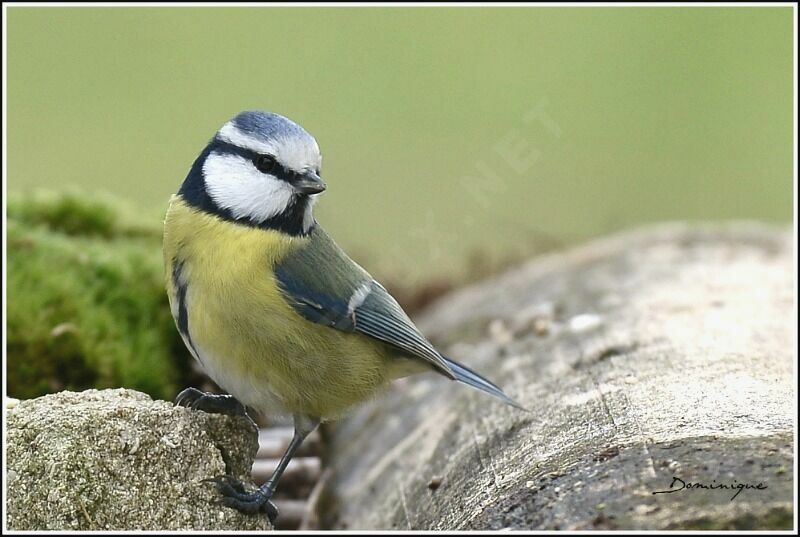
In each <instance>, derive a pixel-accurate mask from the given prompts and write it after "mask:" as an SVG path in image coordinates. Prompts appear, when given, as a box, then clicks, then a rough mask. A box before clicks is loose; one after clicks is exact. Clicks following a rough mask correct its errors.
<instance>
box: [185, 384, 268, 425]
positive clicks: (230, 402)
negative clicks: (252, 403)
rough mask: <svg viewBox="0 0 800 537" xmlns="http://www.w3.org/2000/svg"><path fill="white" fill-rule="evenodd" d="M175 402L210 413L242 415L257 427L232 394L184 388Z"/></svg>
mask: <svg viewBox="0 0 800 537" xmlns="http://www.w3.org/2000/svg"><path fill="white" fill-rule="evenodd" d="M175 404H176V405H178V406H185V407H186V408H191V409H194V410H202V411H203V412H208V413H210V414H227V415H228V416H243V417H245V418H247V419H248V421H249V422H250V424H251V425H252V426H253V427H255V428H256V429H258V426H257V425H256V422H254V421H253V418H251V417H250V416H249V415H248V414H247V409H246V408H245V406H244V405H243V404H242V403H240V402H239V401H238V400H237V399H236V398H235V397H234V396H232V395H223V394H219V393H208V392H201V391H200V390H198V389H196V388H186V389H185V390H183V391H182V392H181V393H179V394H178V397H176V398H175Z"/></svg>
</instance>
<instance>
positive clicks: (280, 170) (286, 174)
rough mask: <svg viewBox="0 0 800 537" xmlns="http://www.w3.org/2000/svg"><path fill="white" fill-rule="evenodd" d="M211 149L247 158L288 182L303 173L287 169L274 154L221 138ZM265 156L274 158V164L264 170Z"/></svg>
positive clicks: (265, 171) (257, 166)
mask: <svg viewBox="0 0 800 537" xmlns="http://www.w3.org/2000/svg"><path fill="white" fill-rule="evenodd" d="M211 150H212V151H214V152H217V153H223V154H228V155H239V156H240V157H243V158H246V159H247V160H249V161H251V162H252V163H253V165H255V166H256V168H257V169H258V170H259V171H261V172H262V173H269V174H270V175H272V176H275V177H277V178H278V179H280V180H281V181H286V182H287V183H291V182H293V181H297V180H298V179H299V178H300V177H301V174H299V173H297V172H294V171H292V170H289V169H287V168H286V167H284V166H283V165H282V164H281V163H280V162H278V161H277V160H275V157H274V156H272V155H264V154H262V153H257V152H255V151H252V150H250V149H245V148H244V147H239V146H238V145H233V144H231V143H228V142H223V141H221V140H214V143H213V144H212V145H211ZM264 157H267V158H272V161H273V162H274V164H272V165H271V166H269V169H268V170H267V169H264V170H262V169H261V168H260V167H259V161H260V160H261V161H262V162H263V160H264Z"/></svg>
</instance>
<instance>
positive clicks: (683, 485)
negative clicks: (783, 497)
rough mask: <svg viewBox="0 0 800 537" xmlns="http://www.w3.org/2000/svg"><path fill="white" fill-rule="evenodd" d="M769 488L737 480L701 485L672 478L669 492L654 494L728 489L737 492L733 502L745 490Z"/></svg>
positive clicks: (760, 484)
mask: <svg viewBox="0 0 800 537" xmlns="http://www.w3.org/2000/svg"><path fill="white" fill-rule="evenodd" d="M766 488H767V485H765V484H764V483H761V482H759V483H757V484H753V483H737V482H736V480H735V479H734V480H733V483H717V481H716V479H713V480H711V483H701V482H699V481H696V482H692V481H689V482H687V481H684V480H683V479H681V478H680V477H675V476H672V483H670V485H669V489H667V490H656V491H654V492H653V494H671V493H673V492H680V491H682V490H691V489H706V490H716V489H728V490H735V491H736V493H735V494H734V495H733V496H731V501H733V500H734V498H736V497H737V496H738V495H739V494H741V492H742V491H743V490H744V489H754V490H764V489H766Z"/></svg>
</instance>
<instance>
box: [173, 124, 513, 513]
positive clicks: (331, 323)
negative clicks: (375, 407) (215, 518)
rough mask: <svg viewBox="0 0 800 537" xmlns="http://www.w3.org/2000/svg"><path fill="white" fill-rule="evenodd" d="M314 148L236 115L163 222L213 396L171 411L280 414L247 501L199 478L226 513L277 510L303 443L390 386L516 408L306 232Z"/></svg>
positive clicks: (306, 139)
mask: <svg viewBox="0 0 800 537" xmlns="http://www.w3.org/2000/svg"><path fill="white" fill-rule="evenodd" d="M321 165H322V157H321V154H320V149H319V146H318V144H317V141H316V139H315V138H314V137H313V136H311V134H309V133H308V132H307V131H306V130H305V129H304V128H302V127H301V126H300V125H298V124H297V123H295V122H294V121H292V120H290V119H288V118H286V117H284V116H282V115H279V114H276V113H273V112H264V111H245V112H241V113H240V114H238V115H236V116H235V117H234V118H233V119H231V120H229V121H227V122H226V123H225V124H224V125H222V127H221V128H220V129H219V130H218V131H217V132H216V133H215V134H214V136H213V137H212V138H211V140H210V141H209V142H208V144H207V145H206V146H205V148H204V149H203V150H202V152H201V153H200V154H199V156H198V157H197V158H196V159H195V161H194V163H193V164H192V166H191V168H190V169H189V172H188V174H187V175H186V178H185V179H184V181H183V183H182V184H181V186H180V188H179V190H178V192H177V193H176V194H174V195H173V196H172V197H171V198H170V202H169V207H168V209H167V212H166V216H165V218H164V236H163V254H164V266H165V280H166V289H167V296H168V298H169V304H170V309H171V312H172V316H173V317H174V319H175V324H176V326H177V329H178V332H179V333H180V336H181V337H182V339H183V341H184V343H185V345H186V347H187V348H188V350H189V352H190V353H191V355H192V356H193V357H194V359H196V360H197V362H199V364H200V366H201V367H202V368H203V369H204V370H205V372H206V373H207V374H208V376H209V377H210V378H211V379H212V380H214V382H215V383H216V384H217V385H218V386H219V387H220V388H221V389H222V390H224V391H225V392H227V393H225V394H222V393H206V392H202V391H200V390H198V389H196V388H192V387H190V388H186V389H185V390H183V391H182V392H180V394H178V396H177V397H176V399H175V403H176V404H177V405H180V406H184V407H188V408H190V409H197V410H203V411H206V412H216V413H224V414H231V415H238V416H245V417H247V418H248V419H250V420H251V423H253V424H254V422H252V419H251V418H250V416H249V414H248V409H251V410H254V411H256V412H258V413H260V414H262V415H284V416H291V417H292V419H293V423H294V435H293V437H292V440H291V443H290V444H289V446H288V448H287V450H286V452H285V453H284V455H283V457H282V458H281V460H280V462H279V464H278V466H277V468H276V470H275V471H274V473H273V474H272V476H271V477H270V478H269V479H268V480H267V481H266V482H265V483H264V484H263V485H262V486H261V487H259V488H258V489H257V490H255V491H252V492H251V491H248V490H246V488H245V486H244V485H243V483H241V482H240V481H238V480H236V479H234V478H233V477H232V476H217V477H214V478H211V481H213V483H214V484H215V485H216V488H217V490H218V492H219V494H220V495H221V501H222V503H223V504H224V505H226V506H229V507H232V508H235V509H238V510H239V511H241V512H244V513H250V514H255V513H266V515H267V516H268V518H269V519H270V521H274V520H275V518H276V517H277V515H278V510H277V509H276V507H275V505H274V504H273V502H272V501H271V498H272V496H273V494H274V492H275V489H276V487H277V485H278V481H279V479H280V477H281V475H282V474H283V472H284V470H285V469H286V466H287V465H288V464H289V461H290V460H291V458H292V456H293V454H294V453H295V452H296V450H297V448H298V447H299V446H300V444H301V443H302V442H303V440H304V439H305V438H306V437H307V436H308V435H309V434H310V433H311V432H313V431H314V430H315V429H316V428H317V426H318V425H319V424H320V423H321V422H324V421H327V420H331V419H336V418H339V417H341V416H343V415H344V414H345V413H346V412H347V411H348V410H351V409H352V408H354V407H355V406H357V405H358V404H359V403H361V402H363V401H366V400H368V399H370V398H372V397H374V396H375V395H376V394H377V393H378V392H379V391H380V390H381V388H383V387H385V386H386V385H387V384H388V383H389V382H391V381H392V380H394V379H398V378H401V377H405V376H408V375H411V374H416V373H422V372H427V371H433V372H436V373H439V374H441V375H443V376H444V377H446V378H448V379H451V380H455V381H458V382H460V383H463V384H466V385H468V386H471V387H473V388H476V389H478V390H480V391H482V392H485V393H487V394H490V395H492V396H494V397H496V398H498V399H499V400H500V401H502V402H504V403H507V404H509V405H512V406H514V407H517V408H521V409H522V408H523V407H522V406H521V405H519V404H518V403H517V402H515V401H514V400H512V399H511V398H509V397H508V396H507V395H506V394H505V393H504V392H503V390H501V389H500V388H499V387H498V386H497V385H495V384H494V383H492V382H490V381H489V380H487V379H486V378H484V377H483V376H481V375H480V374H478V373H477V372H475V371H473V370H472V369H470V368H468V367H467V366H465V365H462V364H460V363H458V362H456V361H454V360H452V359H450V358H448V357H445V356H444V355H443V354H442V353H440V352H439V351H438V350H436V348H435V347H434V346H433V345H432V344H431V343H430V342H429V341H428V340H427V339H426V338H425V336H423V334H422V333H421V332H420V330H419V329H418V328H417V327H416V326H415V325H414V323H413V322H412V321H411V319H410V318H409V316H408V315H407V314H406V313H405V312H404V311H403V309H402V307H401V306H400V305H399V303H398V302H397V301H396V300H395V299H394V298H393V297H392V296H391V294H389V292H388V291H387V290H386V288H384V287H383V286H382V285H381V284H380V283H378V282H377V281H376V280H375V279H374V278H373V277H372V276H370V274H369V273H368V272H367V271H366V270H364V269H363V268H362V267H361V266H360V265H358V264H357V263H356V262H355V261H353V260H352V259H351V258H350V257H348V255H347V254H346V253H345V252H344V251H343V250H342V249H341V248H340V247H339V246H338V245H337V244H336V242H335V241H334V240H333V239H332V238H331V237H330V236H329V235H328V234H327V233H326V232H325V230H324V229H323V228H322V227H321V225H319V224H318V222H317V221H316V219H315V217H314V214H313V208H314V205H315V203H316V202H317V199H318V197H319V196H320V194H321V193H322V192H323V191H324V190H325V189H326V184H325V182H324V181H323V179H322V177H321V173H322V172H321Z"/></svg>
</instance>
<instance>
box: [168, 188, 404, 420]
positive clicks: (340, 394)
mask: <svg viewBox="0 0 800 537" xmlns="http://www.w3.org/2000/svg"><path fill="white" fill-rule="evenodd" d="M305 240H306V239H304V238H299V237H291V236H289V235H285V234H282V233H279V232H276V231H272V230H263V229H257V228H252V227H248V226H243V225H239V224H235V223H232V222H227V221H224V220H222V219H220V218H218V217H216V216H213V215H210V214H207V213H204V212H202V211H199V210H197V209H194V208H192V207H190V206H188V205H187V204H186V203H185V202H184V201H183V200H182V199H181V198H180V197H179V196H174V197H173V199H172V200H171V203H170V208H169V210H168V212H167V217H166V220H165V226H164V261H165V266H166V280H167V291H168V295H169V298H170V305H171V307H172V312H173V315H174V316H175V317H176V321H177V319H178V316H179V305H178V289H177V287H176V285H175V282H174V279H173V274H174V269H175V267H176V265H177V266H179V267H180V273H181V279H182V281H183V282H185V284H186V285H185V305H186V313H187V320H188V332H189V335H190V338H191V343H192V345H193V347H194V351H195V353H196V357H197V358H198V359H199V360H200V362H201V364H202V365H203V367H204V368H205V370H206V372H207V373H208V374H209V376H211V378H212V379H214V381H215V382H217V384H219V385H220V386H221V387H222V388H223V389H225V390H226V391H228V392H229V393H231V394H232V395H233V396H235V397H236V398H237V399H239V400H240V401H242V402H243V403H244V404H247V405H249V406H251V407H253V408H255V409H257V410H259V411H261V412H267V413H271V412H273V411H282V412H290V413H302V414H306V415H309V416H314V417H320V418H326V417H334V416H336V415H338V414H341V413H342V412H344V411H345V410H346V409H347V408H349V407H351V406H353V405H354V404H356V403H358V402H360V401H362V400H364V399H366V398H368V397H370V396H371V395H373V394H374V392H375V391H376V390H377V389H378V388H379V387H380V386H381V385H383V384H384V383H385V382H386V381H387V380H388V376H389V372H388V370H389V368H390V365H391V358H390V357H389V356H388V355H387V352H386V350H385V349H384V347H383V346H382V345H381V344H380V343H378V342H376V341H374V340H372V339H370V338H367V337H365V336H361V335H359V334H354V333H346V332H340V331H338V330H335V329H333V328H330V327H326V326H322V325H318V324H315V323H313V322H310V321H308V320H306V319H304V318H303V317H301V316H300V315H298V314H297V313H296V312H295V311H294V309H292V307H291V306H290V305H289V304H288V303H287V302H286V300H285V298H284V297H283V295H282V293H281V291H280V290H279V288H278V286H277V282H276V280H275V277H274V272H273V268H274V267H275V265H276V263H278V262H280V260H281V259H283V257H284V256H286V255H287V253H289V252H290V251H291V250H292V249H293V248H299V247H302V246H303V243H304V241H305ZM321 269H324V268H321Z"/></svg>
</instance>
